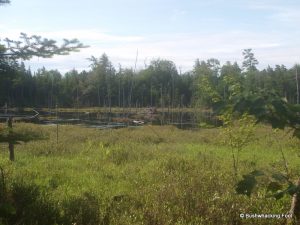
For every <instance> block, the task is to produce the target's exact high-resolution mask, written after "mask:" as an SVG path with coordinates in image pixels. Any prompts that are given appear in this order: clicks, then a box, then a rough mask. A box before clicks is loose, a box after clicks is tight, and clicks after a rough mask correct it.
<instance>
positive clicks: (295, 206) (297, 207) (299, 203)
mask: <svg viewBox="0 0 300 225" xmlns="http://www.w3.org/2000/svg"><path fill="white" fill-rule="evenodd" d="M297 187H298V192H297V193H295V194H294V195H293V199H292V205H291V209H290V214H291V215H292V216H293V221H292V223H288V224H293V225H300V193H299V188H300V178H299V179H298V181H297Z"/></svg>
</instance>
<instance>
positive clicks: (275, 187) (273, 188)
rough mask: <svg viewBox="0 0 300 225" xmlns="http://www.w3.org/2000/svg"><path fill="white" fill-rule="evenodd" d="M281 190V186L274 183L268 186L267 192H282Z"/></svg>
mask: <svg viewBox="0 0 300 225" xmlns="http://www.w3.org/2000/svg"><path fill="white" fill-rule="evenodd" d="M281 188H282V185H281V184H279V183H278V182H274V181H273V182H270V183H269V184H268V187H267V190H268V191H271V192H276V191H279V190H281Z"/></svg>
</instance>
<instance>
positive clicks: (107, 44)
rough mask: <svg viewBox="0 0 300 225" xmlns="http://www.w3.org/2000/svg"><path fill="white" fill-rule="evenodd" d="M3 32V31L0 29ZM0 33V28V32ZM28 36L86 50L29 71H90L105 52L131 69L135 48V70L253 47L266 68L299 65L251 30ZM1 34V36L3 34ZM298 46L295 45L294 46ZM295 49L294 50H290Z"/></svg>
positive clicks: (231, 55) (288, 49) (283, 44)
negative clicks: (70, 41) (159, 61)
mask: <svg viewBox="0 0 300 225" xmlns="http://www.w3.org/2000/svg"><path fill="white" fill-rule="evenodd" d="M2 29H3V28H2ZM2 29H1V30H2ZM25 32H27V33H28V34H33V33H35V34H39V35H42V36H44V37H49V38H54V39H57V40H59V39H61V38H62V37H63V38H74V37H76V38H78V39H79V40H80V41H82V42H83V43H84V44H86V45H90V48H87V49H82V50H81V51H80V52H79V53H72V54H70V55H68V56H56V57H54V58H52V59H37V58H34V59H32V60H31V61H30V62H27V63H26V64H27V65H31V67H32V69H33V70H36V69H37V68H40V67H42V66H45V67H46V68H48V69H58V70H60V71H61V72H65V71H68V70H71V69H73V68H75V69H78V70H83V69H88V65H89V62H88V61H87V58H89V57H90V56H91V55H93V56H95V57H100V56H101V55H102V54H103V53H104V52H105V53H106V54H107V55H108V56H109V58H110V60H111V61H112V62H113V64H114V65H115V66H116V67H118V65H119V64H121V65H122V66H123V67H134V64H135V57H136V50H137V49H138V51H139V55H138V68H144V61H145V59H147V64H149V62H150V61H151V60H152V59H155V58H163V59H168V60H172V61H174V62H175V63H176V65H177V66H178V67H181V68H182V71H187V70H191V69H192V68H193V64H194V61H195V59H197V58H199V59H200V60H206V59H209V58H218V59H219V60H221V62H223V63H225V62H226V61H232V62H234V61H237V62H238V63H241V61H242V50H243V49H245V48H252V49H253V50H254V53H255V56H256V58H257V59H258V60H259V61H260V62H261V67H262V68H263V67H265V66H267V65H268V64H270V65H274V64H282V63H283V64H286V65H292V64H294V63H295V62H296V61H299V56H298V53H297V52H299V51H300V47H297V46H295V47H293V46H291V45H290V44H288V41H289V40H288V39H286V37H282V36H280V35H277V34H276V33H265V34H263V33H254V32H249V31H226V32H214V33H213V32H210V33H178V34H157V35H155V34H153V35H144V36H125V35H116V34H111V33H107V32H101V31H97V30H96V29H86V30H85V29H80V30H65V31H60V32H59V31H55V32H48V31H47V32H40V33H39V32H34V31H32V32H31V31H30V30H28V31H25ZM1 33H2V32H1ZM3 33H5V34H6V35H7V36H8V37H11V38H16V37H18V36H19V30H18V29H13V30H12V29H6V31H5V32H3ZM298 46H299V45H298ZM292 47H293V48H292Z"/></svg>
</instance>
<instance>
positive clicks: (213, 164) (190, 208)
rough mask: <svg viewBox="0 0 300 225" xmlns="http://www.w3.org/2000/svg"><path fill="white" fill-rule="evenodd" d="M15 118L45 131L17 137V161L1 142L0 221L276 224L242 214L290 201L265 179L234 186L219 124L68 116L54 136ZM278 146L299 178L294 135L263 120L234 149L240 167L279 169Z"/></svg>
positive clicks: (284, 206)
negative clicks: (37, 136) (270, 191)
mask: <svg viewBox="0 0 300 225" xmlns="http://www.w3.org/2000/svg"><path fill="white" fill-rule="evenodd" d="M15 127H16V129H19V130H20V131H21V130H26V129H31V130H38V131H39V132H40V133H42V134H43V136H44V137H47V139H42V140H36V141H31V142H28V143H21V144H19V145H17V146H16V148H15V152H16V153H15V154H16V160H15V162H14V163H11V162H10V161H9V160H8V152H5V151H1V153H0V157H1V158H0V166H1V168H3V173H4V177H5V180H4V184H5V191H4V192H3V191H2V192H1V193H2V196H0V199H1V205H0V213H1V217H2V220H0V223H2V224H70V225H71V224H77V225H79V224H115V225H117V224H122V225H126V224H149V225H153V224H157V225H160V224H161V225H166V224H170V225H171V224H172V225H173V224H177V225H179V224H195V225H196V224H197V225H199V224H200V225H201V224H203V225H204V224H205V225H207V224H222V225H226V224H228V225H231V224H282V223H284V220H282V219H242V218H240V216H239V215H240V213H268V214H270V213H272V214H282V213H286V212H287V211H288V209H289V206H290V198H289V197H288V196H286V197H284V198H282V199H280V200H275V199H274V198H267V197H266V196H267V190H266V188H265V189H257V190H256V191H255V192H254V194H253V196H252V197H251V198H249V197H246V196H243V195H237V194H236V193H235V188H234V187H235V182H234V174H233V170H232V163H231V155H230V147H227V146H225V145H224V144H223V142H222V141H221V140H222V136H221V135H222V132H220V130H219V129H202V130H199V131H186V130H179V129H176V128H174V127H171V126H164V127H156V126H145V127H140V128H124V129H118V130H96V129H91V128H82V127H78V126H67V125H65V126H60V127H59V142H58V143H57V142H56V127H52V126H39V125H31V124H16V125H15ZM281 146H284V151H285V155H286V160H287V161H288V163H289V169H290V170H291V171H292V172H291V173H292V176H294V177H295V178H296V175H297V174H299V173H300V168H299V162H300V159H299V156H298V154H299V152H298V149H297V146H299V141H298V140H295V139H293V138H290V137H289V136H284V135H283V134H282V132H277V133H274V132H272V130H271V128H269V127H264V126H261V127H259V128H258V130H257V133H256V141H255V142H253V144H251V145H249V146H248V147H246V148H245V149H244V150H243V151H242V152H241V154H240V168H239V175H238V176H239V177H242V175H243V174H246V173H249V172H250V171H252V170H254V169H264V170H276V171H283V170H284V164H283V161H282V157H281V152H280V147H281ZM262 179H263V178H262ZM9 207H10V208H9Z"/></svg>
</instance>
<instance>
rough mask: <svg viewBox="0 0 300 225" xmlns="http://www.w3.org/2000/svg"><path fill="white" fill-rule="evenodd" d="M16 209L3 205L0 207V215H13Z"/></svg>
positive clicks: (8, 204)
mask: <svg viewBox="0 0 300 225" xmlns="http://www.w3.org/2000/svg"><path fill="white" fill-rule="evenodd" d="M14 214H16V209H15V208H14V207H13V206H12V205H11V204H10V203H3V204H1V205H0V215H6V216H8V215H14Z"/></svg>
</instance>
